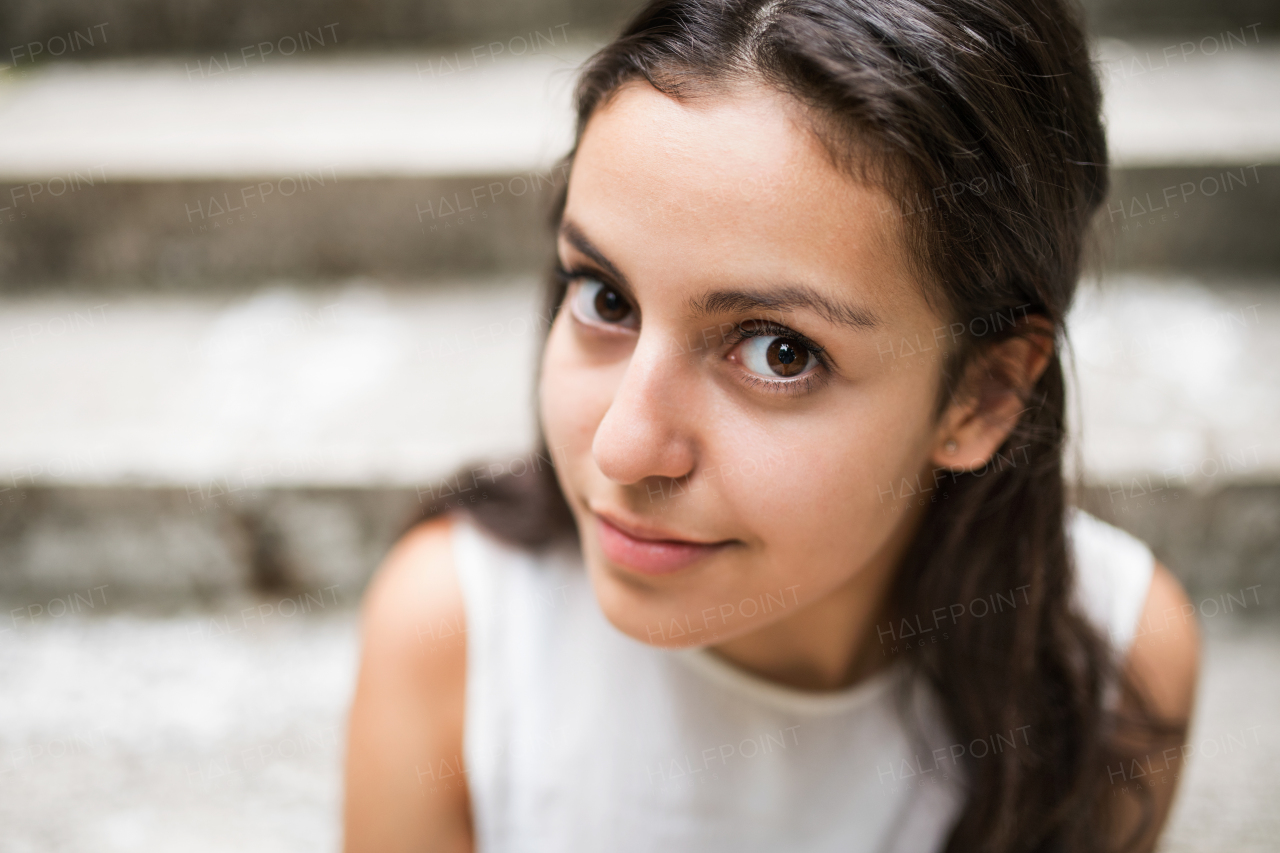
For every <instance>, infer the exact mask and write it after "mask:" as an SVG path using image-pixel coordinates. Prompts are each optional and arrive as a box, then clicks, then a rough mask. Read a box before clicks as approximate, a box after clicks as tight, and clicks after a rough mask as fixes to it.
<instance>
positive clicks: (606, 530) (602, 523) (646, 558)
mask: <svg viewBox="0 0 1280 853" xmlns="http://www.w3.org/2000/svg"><path fill="white" fill-rule="evenodd" d="M596 519H597V531H598V534H599V537H600V548H601V550H603V551H604V555H605V557H606V558H607V559H608V560H609V561H610V562H612V563H615V564H617V565H619V566H624V567H626V568H628V569H632V570H634V571H637V572H641V573H643V574H646V575H665V574H671V573H673V572H678V571H680V570H681V569H685V568H688V567H690V566H692V565H694V564H695V563H697V562H699V561H700V560H704V559H706V558H707V557H710V556H711V555H712V554H715V553H718V552H719V551H721V550H723V549H724V548H726V547H728V545H729V544H730V543H729V542H728V541H725V542H694V541H691V540H688V539H679V538H675V537H670V536H668V535H667V534H665V533H663V532H662V531H653V530H646V529H641V528H638V527H635V526H632V525H628V524H626V523H625V522H623V521H621V520H619V519H617V518H612V517H606V516H604V515H602V514H600V513H596Z"/></svg>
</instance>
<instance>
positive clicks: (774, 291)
mask: <svg viewBox="0 0 1280 853" xmlns="http://www.w3.org/2000/svg"><path fill="white" fill-rule="evenodd" d="M690 307H691V308H692V309H693V311H694V314H695V316H705V315H712V314H731V313H742V312H748V311H760V310H764V311H795V310H797V309H808V310H810V311H813V312H814V313H815V314H817V315H818V316H820V317H822V318H823V319H824V320H826V321H827V322H829V323H834V324H836V325H838V326H847V327H849V328H851V329H854V330H856V331H862V330H865V329H874V328H876V327H877V326H879V321H878V320H877V319H876V316H875V315H874V314H872V313H871V312H870V311H868V310H866V309H864V308H859V307H857V306H855V305H848V304H845V303H843V302H837V301H834V300H831V299H828V298H827V297H826V296H823V295H822V294H821V293H818V292H817V291H816V290H814V289H812V288H810V287H806V286H804V285H799V284H789V285H784V286H782V287H777V288H770V289H769V290H768V291H753V290H716V291H712V292H711V293H708V294H706V295H705V296H702V297H700V298H698V299H695V300H693V301H692V302H691V303H690Z"/></svg>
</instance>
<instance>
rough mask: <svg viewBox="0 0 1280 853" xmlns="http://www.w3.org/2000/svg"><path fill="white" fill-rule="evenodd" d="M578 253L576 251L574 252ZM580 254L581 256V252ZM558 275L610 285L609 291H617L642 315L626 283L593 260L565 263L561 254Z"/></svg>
mask: <svg viewBox="0 0 1280 853" xmlns="http://www.w3.org/2000/svg"><path fill="white" fill-rule="evenodd" d="M574 251H576V250H574ZM578 254H581V253H580V252H579V253H578ZM556 275H557V276H560V277H561V278H567V279H568V280H570V281H572V280H573V279H575V278H594V279H596V280H597V281H602V282H604V283H605V284H607V285H609V289H610V290H613V291H616V292H617V293H618V294H619V295H620V296H622V297H623V298H624V299H626V300H627V302H629V303H631V307H632V309H634V310H635V312H636V314H637V315H638V314H639V313H640V303H639V302H637V301H636V298H635V294H633V293H632V292H631V288H630V287H628V286H627V285H626V284H625V283H623V282H620V281H618V280H617V279H615V278H614V277H613V276H612V275H610V274H609V273H608V272H606V271H605V270H602V269H600V268H599V266H598V265H597V264H596V263H595V262H594V261H592V260H590V259H588V260H586V261H585V262H581V263H568V264H567V263H565V262H564V261H562V260H560V256H559V254H557V255H556Z"/></svg>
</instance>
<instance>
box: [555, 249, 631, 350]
mask: <svg viewBox="0 0 1280 853" xmlns="http://www.w3.org/2000/svg"><path fill="white" fill-rule="evenodd" d="M555 274H556V276H557V277H558V278H560V280H562V281H564V282H565V283H566V285H567V288H568V289H567V290H566V291H565V302H566V303H568V308H569V315H570V316H571V317H573V319H574V320H575V321H576V322H578V323H581V324H582V325H584V326H589V327H590V328H592V329H594V330H596V331H600V332H604V333H607V334H635V333H636V331H637V330H638V329H639V326H640V311H639V309H638V308H636V306H635V303H634V302H632V301H631V300H630V299H628V298H627V296H626V294H624V293H622V292H621V291H619V290H617V289H616V288H614V286H613V285H612V284H611V283H609V281H608V278H607V276H604V275H597V274H596V273H595V272H593V271H590V270H575V269H570V270H566V269H564V267H562V266H560V265H558V264H557V266H556V271H555ZM584 279H590V280H592V281H597V282H599V283H600V284H602V285H604V286H605V287H607V288H609V289H610V290H613V291H614V292H615V293H617V294H618V295H619V296H622V298H623V299H626V301H627V304H628V305H630V306H631V313H632V315H633V316H634V318H635V320H634V322H633V323H631V324H623V323H601V322H598V321H596V320H592V319H591V318H590V317H584V316H582V313H581V311H580V310H579V309H578V301H577V291H576V290H574V285H575V284H577V286H578V287H581V282H582V281H583V280H584Z"/></svg>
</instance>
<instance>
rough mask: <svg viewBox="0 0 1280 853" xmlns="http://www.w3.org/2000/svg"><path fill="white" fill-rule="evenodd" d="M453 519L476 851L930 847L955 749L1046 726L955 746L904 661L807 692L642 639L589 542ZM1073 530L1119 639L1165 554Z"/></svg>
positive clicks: (941, 818)
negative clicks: (527, 536) (610, 614)
mask: <svg viewBox="0 0 1280 853" xmlns="http://www.w3.org/2000/svg"><path fill="white" fill-rule="evenodd" d="M453 529H454V558H455V563H456V567H457V572H458V576H459V580H460V583H461V586H462V591H463V598H464V602H465V611H466V620H467V626H466V631H467V686H466V722H465V734H464V743H463V751H464V755H463V765H464V767H465V773H466V775H467V782H468V785H469V788H470V794H471V806H472V814H473V820H474V826H475V832H476V836H475V837H476V850H477V853H514V851H546V853H628V852H629V851H635V853H653V851H662V853H681V851H689V853H695V851H696V853H715V851H725V853H747V851H767V853H779V851H813V853H818V851H840V853H858V851H902V853H906V851H911V853H925V851H932V850H938V849H941V847H942V846H943V845H944V844H945V841H946V838H947V834H948V832H949V831H950V828H951V826H952V825H953V824H954V822H955V820H956V818H957V817H958V815H959V811H960V809H961V807H962V805H963V803H964V793H963V791H964V789H963V779H962V777H961V775H960V774H959V772H958V765H957V763H956V762H957V760H963V758H964V757H965V756H972V757H973V758H974V759H977V760H981V758H982V757H984V756H986V755H989V754H994V753H995V752H1001V751H1004V750H1008V749H1018V748H1024V749H1025V748H1028V745H1029V743H1030V740H1029V738H1032V737H1034V734H1033V733H1031V732H1030V731H1029V730H1028V729H1025V728H1024V729H1021V730H1010V731H1008V732H1003V733H995V732H993V733H992V735H991V737H989V738H988V739H987V740H975V741H972V742H970V743H956V742H954V738H952V737H950V736H949V735H948V733H947V731H946V726H945V724H944V723H943V722H942V716H941V713H940V711H939V710H938V708H937V705H936V700H935V699H933V697H932V690H931V689H930V688H927V687H923V686H922V685H919V684H916V685H915V687H916V688H918V689H909V688H911V687H912V684H910V683H908V682H911V681H914V680H912V679H908V678H906V677H905V676H904V673H905V672H906V671H907V670H906V669H905V668H904V667H902V666H898V665H896V664H894V665H890V666H888V667H886V668H884V669H881V670H879V671H878V672H877V673H875V674H874V675H872V676H871V677H870V678H868V679H866V680H864V681H862V682H859V683H858V684H856V685H854V686H853V687H850V688H847V689H844V690H837V691H831V692H810V691H802V690H798V689H794V688H790V687H786V686H782V685H779V684H775V683H772V682H769V681H766V680H764V679H762V678H759V677H757V676H755V675H752V674H749V673H747V672H745V671H743V670H740V669H738V668H736V667H734V666H733V665H731V664H729V663H728V662H727V661H724V660H723V659H721V658H719V657H717V656H716V655H715V654H714V653H712V652H710V651H709V650H706V649H686V650H679V651H670V650H664V649H658V648H654V647H652V646H648V645H645V644H643V643H641V642H638V641H636V640H633V639H631V638H630V637H628V636H626V635H625V634H623V633H621V632H620V631H618V630H617V629H616V628H614V627H613V626H612V625H611V624H610V623H609V622H608V621H607V620H606V618H605V617H604V615H603V613H602V612H601V611H600V608H599V606H598V605H597V603H596V599H595V596H594V594H593V592H592V589H591V586H590V583H589V581H588V580H587V576H586V572H585V569H584V568H583V566H582V561H581V556H580V552H578V551H577V548H576V543H575V546H574V547H573V548H572V550H570V549H569V547H567V546H566V548H564V549H562V550H559V551H553V552H549V553H546V554H543V555H538V556H535V555H532V554H530V553H527V552H524V551H520V550H516V549H513V548H510V547H508V546H505V545H503V544H501V543H499V542H498V541H497V540H495V539H493V538H491V537H489V536H488V535H487V534H485V533H483V532H481V531H480V530H479V529H478V528H477V527H475V526H474V525H473V524H472V522H470V521H468V520H466V519H465V518H458V519H457V522H456V524H455V525H454V528H453ZM1068 531H1069V536H1070V539H1071V541H1072V543H1073V545H1074V548H1075V560H1076V565H1077V566H1078V579H1077V581H1078V582H1077V594H1078V600H1079V602H1080V605H1081V607H1082V609H1083V611H1084V613H1085V614H1087V615H1088V616H1089V618H1090V619H1091V620H1092V621H1094V622H1095V623H1096V624H1097V625H1098V626H1099V627H1100V628H1101V629H1103V630H1104V631H1105V632H1107V633H1109V634H1110V636H1111V638H1112V642H1113V644H1114V646H1115V648H1116V651H1117V653H1118V654H1123V653H1124V651H1125V650H1127V649H1128V647H1129V644H1130V642H1131V641H1132V638H1133V635H1134V630H1135V626H1136V625H1137V622H1138V619H1139V617H1140V614H1141V612H1142V607H1143V604H1144V603H1145V600H1146V594H1147V589H1148V586H1149V585H1150V582H1151V575H1152V570H1153V565H1154V560H1153V557H1152V554H1151V551H1150V550H1149V549H1148V548H1147V546H1146V545H1145V544H1143V543H1142V542H1140V541H1138V540H1137V539H1135V538H1133V537H1132V536H1130V535H1129V534H1128V533H1125V532H1123V531H1121V530H1119V529H1117V528H1115V527H1112V526H1110V525H1108V524H1105V523H1103V522H1101V521H1099V520H1098V519H1096V518H1094V517H1092V516H1090V515H1087V514H1085V513H1083V512H1078V511H1072V515H1071V516H1070V522H1069V526H1068ZM1011 592H1013V591H1011ZM1018 595H1019V596H1020V595H1021V594H1020V593H1019V594H1018ZM1008 597H1009V598H1013V597H1014V596H1012V595H1010V596H1008ZM1017 601H1019V602H1020V601H1021V598H1020V597H1019V598H1017ZM994 604H996V605H1000V606H1006V607H1007V606H1008V605H1007V601H1005V600H1002V601H998V602H994ZM969 607H970V608H971V610H972V616H973V618H978V611H979V606H978V603H977V600H976V599H975V601H974V602H971V604H970V605H969ZM966 615H967V614H966ZM942 624H943V627H942V628H941V630H942V632H944V633H945V617H944V622H943V623H942ZM926 627H927V626H926ZM886 630H888V629H886ZM905 635H906V630H904V631H903V632H902V634H901V635H899V634H895V635H894V636H893V637H882V642H884V643H889V644H892V642H894V641H898V642H910V641H911V639H910V638H909V637H906V636H905ZM942 641H943V642H945V639H944V640H942ZM891 647H892V646H891V645H890V646H889V648H891ZM886 653H888V650H886ZM912 721H914V725H912Z"/></svg>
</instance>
